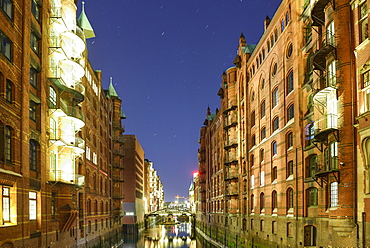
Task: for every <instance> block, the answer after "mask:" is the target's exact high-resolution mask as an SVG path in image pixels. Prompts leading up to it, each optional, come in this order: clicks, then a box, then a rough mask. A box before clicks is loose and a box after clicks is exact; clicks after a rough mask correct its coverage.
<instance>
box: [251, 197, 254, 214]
mask: <svg viewBox="0 0 370 248" xmlns="http://www.w3.org/2000/svg"><path fill="white" fill-rule="evenodd" d="M251 211H252V212H253V211H254V195H253V194H252V195H251Z"/></svg>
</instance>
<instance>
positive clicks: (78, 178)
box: [49, 170, 85, 187]
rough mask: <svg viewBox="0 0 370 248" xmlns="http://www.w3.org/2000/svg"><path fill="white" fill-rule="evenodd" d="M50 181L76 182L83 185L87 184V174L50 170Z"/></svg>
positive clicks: (75, 183)
mask: <svg viewBox="0 0 370 248" xmlns="http://www.w3.org/2000/svg"><path fill="white" fill-rule="evenodd" d="M49 181H51V182H61V183H66V184H74V185H76V186H79V187H82V186H84V184H85V176H83V175H79V174H75V173H70V172H66V171H64V170H50V176H49Z"/></svg>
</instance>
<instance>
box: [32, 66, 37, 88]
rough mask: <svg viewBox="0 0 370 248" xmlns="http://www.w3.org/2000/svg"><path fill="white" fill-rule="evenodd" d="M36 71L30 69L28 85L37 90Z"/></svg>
mask: <svg viewBox="0 0 370 248" xmlns="http://www.w3.org/2000/svg"><path fill="white" fill-rule="evenodd" d="M37 79H38V71H37V70H36V69H35V68H33V67H31V69H30V84H31V85H32V86H33V87H34V88H35V89H37Z"/></svg>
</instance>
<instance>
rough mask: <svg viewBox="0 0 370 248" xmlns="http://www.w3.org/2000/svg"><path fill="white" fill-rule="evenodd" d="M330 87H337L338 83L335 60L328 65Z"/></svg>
mask: <svg viewBox="0 0 370 248" xmlns="http://www.w3.org/2000/svg"><path fill="white" fill-rule="evenodd" d="M327 77H328V86H335V85H336V83H337V82H336V81H337V69H336V62H335V60H333V61H332V62H330V64H329V65H328V74H327Z"/></svg>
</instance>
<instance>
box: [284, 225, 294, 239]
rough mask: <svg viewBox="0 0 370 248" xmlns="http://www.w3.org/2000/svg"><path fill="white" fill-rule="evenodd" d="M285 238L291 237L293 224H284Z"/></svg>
mask: <svg viewBox="0 0 370 248" xmlns="http://www.w3.org/2000/svg"><path fill="white" fill-rule="evenodd" d="M286 236H287V237H293V223H292V222H288V223H287V224H286Z"/></svg>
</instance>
